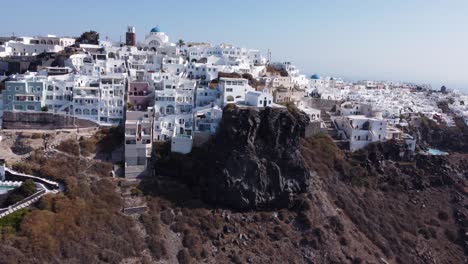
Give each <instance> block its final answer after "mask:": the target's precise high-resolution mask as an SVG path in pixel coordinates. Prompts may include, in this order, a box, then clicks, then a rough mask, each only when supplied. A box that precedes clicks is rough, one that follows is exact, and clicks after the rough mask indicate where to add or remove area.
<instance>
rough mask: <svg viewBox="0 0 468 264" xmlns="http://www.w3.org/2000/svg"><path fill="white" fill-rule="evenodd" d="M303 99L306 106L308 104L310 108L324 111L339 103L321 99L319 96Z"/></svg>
mask: <svg viewBox="0 0 468 264" xmlns="http://www.w3.org/2000/svg"><path fill="white" fill-rule="evenodd" d="M303 100H304V101H305V102H307V106H309V107H310V108H315V109H320V110H325V111H331V110H332V108H333V107H334V106H335V105H337V104H340V103H341V101H337V100H327V99H321V98H304V99H303Z"/></svg>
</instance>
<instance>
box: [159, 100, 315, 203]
mask: <svg viewBox="0 0 468 264" xmlns="http://www.w3.org/2000/svg"><path fill="white" fill-rule="evenodd" d="M308 122H309V119H308V117H307V116H306V115H304V114H301V113H299V112H294V111H288V110H287V109H286V108H284V109H272V108H267V109H265V110H262V111H260V110H258V109H252V108H237V107H227V108H226V109H225V110H224V113H223V119H222V122H221V123H220V126H219V131H218V133H217V135H216V136H215V137H214V139H213V140H212V141H211V142H209V143H207V144H206V145H204V146H202V147H201V148H199V149H195V150H194V151H193V153H192V154H191V155H187V156H181V155H177V154H169V155H168V156H167V157H165V158H163V159H162V160H158V161H157V162H156V163H157V164H156V171H157V172H158V169H159V170H160V172H161V173H162V174H174V169H173V168H174V167H173V164H174V162H175V161H176V160H177V161H179V162H178V163H182V164H180V165H179V166H178V167H179V168H180V170H178V171H177V172H176V174H177V175H176V176H178V177H180V178H182V179H184V180H188V181H189V182H190V183H191V184H192V185H193V186H196V187H197V188H199V189H200V191H201V195H202V196H203V198H204V199H205V200H206V201H207V202H209V203H211V204H214V205H218V206H226V207H229V208H236V209H240V210H247V209H273V208H286V207H289V206H290V205H291V202H292V201H293V199H294V197H295V195H296V194H298V193H302V192H304V191H305V190H306V188H307V186H308V184H309V179H310V172H309V171H308V170H307V169H306V167H305V164H304V160H303V159H302V156H301V154H300V151H299V139H300V137H301V135H303V134H304V131H305V127H306V125H307V124H308ZM175 163H177V162H175Z"/></svg>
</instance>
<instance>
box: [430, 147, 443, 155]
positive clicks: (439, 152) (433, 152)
mask: <svg viewBox="0 0 468 264" xmlns="http://www.w3.org/2000/svg"><path fill="white" fill-rule="evenodd" d="M427 153H429V155H448V153H447V152H444V151H442V150H438V149H433V148H429V149H427Z"/></svg>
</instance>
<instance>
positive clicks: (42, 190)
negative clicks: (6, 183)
mask: <svg viewBox="0 0 468 264" xmlns="http://www.w3.org/2000/svg"><path fill="white" fill-rule="evenodd" d="M5 171H7V172H9V173H11V174H13V175H15V176H19V177H24V178H28V179H32V180H35V181H34V182H35V183H36V186H38V189H39V190H38V191H37V192H35V193H34V194H33V195H31V196H29V197H27V198H25V199H23V200H22V201H19V202H17V203H15V204H13V205H10V206H8V207H6V208H0V218H2V217H5V216H7V215H9V214H11V213H14V212H16V211H18V210H19V209H23V208H26V207H28V206H30V205H31V204H33V203H35V202H37V201H38V200H39V199H40V198H41V197H42V196H44V195H46V194H48V193H54V194H55V193H58V192H61V191H63V190H64V187H63V185H62V184H60V183H58V182H55V181H51V180H48V179H44V178H41V177H37V176H33V175H28V174H24V173H20V172H17V171H14V170H12V169H10V168H5ZM39 181H42V182H44V183H47V184H49V185H51V186H55V187H56V188H50V187H47V186H46V185H45V184H43V183H41V182H39Z"/></svg>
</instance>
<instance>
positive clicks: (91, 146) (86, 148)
mask: <svg viewBox="0 0 468 264" xmlns="http://www.w3.org/2000/svg"><path fill="white" fill-rule="evenodd" d="M79 145H80V149H81V155H83V156H89V155H91V154H92V153H96V149H97V140H96V138H94V137H93V138H83V137H82V138H80V143H79Z"/></svg>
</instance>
